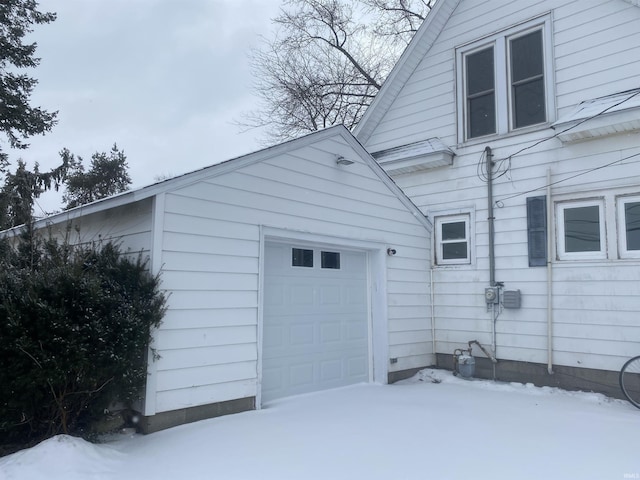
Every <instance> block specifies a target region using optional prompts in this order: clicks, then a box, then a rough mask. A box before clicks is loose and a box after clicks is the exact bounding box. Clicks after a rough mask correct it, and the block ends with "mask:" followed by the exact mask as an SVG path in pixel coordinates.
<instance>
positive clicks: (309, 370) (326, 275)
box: [262, 243, 369, 401]
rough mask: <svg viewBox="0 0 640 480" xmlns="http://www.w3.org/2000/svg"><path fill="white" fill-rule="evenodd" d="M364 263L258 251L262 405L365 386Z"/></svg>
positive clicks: (291, 249) (337, 255) (277, 249)
mask: <svg viewBox="0 0 640 480" xmlns="http://www.w3.org/2000/svg"><path fill="white" fill-rule="evenodd" d="M367 283H368V282H367V257H366V254H365V253H364V252H352V251H343V250H338V249H331V248H320V247H318V248H315V247H304V246H296V245H285V244H279V243H267V244H266V246H265V276H264V311H263V321H264V324H263V350H262V400H263V401H269V400H273V399H275V398H280V397H285V396H289V395H297V394H300V393H307V392H312V391H316V390H324V389H327V388H334V387H339V386H344V385H349V384H352V383H358V382H363V381H368V379H369V347H368V345H369V334H368V323H369V322H368V318H369V313H368V295H367Z"/></svg>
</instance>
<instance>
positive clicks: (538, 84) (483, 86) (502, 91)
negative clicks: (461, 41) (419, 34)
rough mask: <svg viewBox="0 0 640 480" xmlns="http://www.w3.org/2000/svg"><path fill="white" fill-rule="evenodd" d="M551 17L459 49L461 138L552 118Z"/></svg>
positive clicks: (524, 125)
mask: <svg viewBox="0 0 640 480" xmlns="http://www.w3.org/2000/svg"><path fill="white" fill-rule="evenodd" d="M550 35H551V34H550V19H549V17H544V18H540V19H536V20H533V21H530V22H527V23H526V24H523V25H519V26H518V27H514V28H511V29H509V30H506V31H503V32H500V33H497V34H495V35H492V36H490V37H488V38H484V39H482V40H481V41H478V42H475V43H473V44H469V45H466V46H464V47H461V48H459V49H458V50H457V53H456V55H457V65H458V87H457V88H458V99H459V100H458V112H459V119H458V127H459V128H458V130H459V133H460V138H459V140H460V141H467V140H472V139H474V138H478V137H483V136H486V135H491V134H505V133H509V132H512V131H515V130H518V129H521V128H525V127H529V126H532V125H539V124H543V123H546V122H549V121H551V120H552V118H550V116H551V114H552V113H553V112H554V109H555V108H554V103H553V102H554V95H553V82H552V81H551V65H552V63H551V53H550V50H551V39H550Z"/></svg>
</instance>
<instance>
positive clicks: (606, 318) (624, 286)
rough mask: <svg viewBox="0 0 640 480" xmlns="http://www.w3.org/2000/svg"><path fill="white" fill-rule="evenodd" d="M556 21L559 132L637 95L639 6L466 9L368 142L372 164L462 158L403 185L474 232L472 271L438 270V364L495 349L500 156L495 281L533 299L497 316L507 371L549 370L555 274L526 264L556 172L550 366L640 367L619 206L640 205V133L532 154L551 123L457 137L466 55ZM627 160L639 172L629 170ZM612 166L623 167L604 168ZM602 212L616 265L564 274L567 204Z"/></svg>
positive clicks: (581, 265) (582, 265)
mask: <svg viewBox="0 0 640 480" xmlns="http://www.w3.org/2000/svg"><path fill="white" fill-rule="evenodd" d="M440 1H443V0H440ZM545 14H549V15H550V19H551V20H550V25H551V27H552V28H551V38H552V46H553V48H552V55H553V59H552V60H553V66H554V68H553V72H551V74H552V75H553V79H554V85H555V86H554V89H555V92H554V100H555V106H556V108H555V110H554V111H552V112H550V113H551V115H550V120H551V121H550V122H549V123H552V122H553V121H554V120H556V119H558V118H560V117H561V116H563V115H566V114H567V113H568V112H570V111H571V109H572V108H574V107H575V106H576V105H577V104H579V103H580V102H581V101H584V100H589V99H593V98H597V97H601V96H606V95H610V94H614V93H616V92H621V91H625V90H629V89H633V88H638V87H640V30H639V29H638V28H637V25H638V24H640V8H638V7H636V6H633V5H631V4H629V3H627V2H624V1H621V0H613V1H605V2H602V1H585V2H567V1H550V0H545V1H536V2H529V1H524V0H523V1H512V0H509V1H503V0H490V1H469V0H466V1H465V0H463V1H462V2H460V4H459V5H458V7H457V9H456V10H455V11H454V13H453V14H452V16H451V17H450V18H449V21H448V23H447V25H446V26H445V28H444V30H443V31H442V33H441V34H440V36H439V37H438V38H437V40H436V41H435V43H434V44H433V46H432V48H431V49H430V50H429V52H428V53H427V54H426V56H425V58H424V59H423V61H422V62H421V63H420V64H419V66H418V67H417V69H416V70H415V71H414V73H413V75H412V76H411V77H410V78H409V80H408V81H407V82H406V84H405V85H404V87H403V88H402V90H401V92H400V94H399V95H398V97H397V98H396V99H395V101H394V103H393V105H392V106H391V107H390V108H389V110H388V111H387V112H386V115H385V116H384V117H383V119H382V120H381V121H380V122H379V124H378V125H377V126H376V127H375V129H374V131H373V133H372V134H371V136H370V137H368V138H367V139H361V140H363V141H364V142H365V143H364V145H365V147H366V148H367V149H368V150H369V151H370V152H374V153H375V152H378V151H381V150H385V149H389V148H393V147H398V146H401V145H405V144H408V143H412V142H416V141H421V140H425V139H426V138H432V137H438V138H440V139H441V140H442V141H443V142H444V143H445V144H446V145H448V146H450V147H451V148H452V149H453V150H454V151H455V153H456V157H455V158H454V161H453V165H451V166H446V167H439V168H433V169H430V170H424V171H422V172H417V173H410V174H403V175H397V176H394V180H395V181H396V183H397V184H398V185H399V186H400V187H401V188H402V189H403V190H404V191H405V193H406V194H407V195H408V196H409V197H410V198H411V199H412V200H413V201H414V203H416V205H418V206H419V207H420V208H421V210H422V211H423V212H424V213H425V214H427V215H428V216H429V218H430V219H432V220H433V219H434V217H437V216H439V215H443V214H456V213H464V214H468V215H470V218H471V232H470V241H471V263H470V264H468V265H449V266H434V269H433V276H434V281H433V286H432V288H433V290H434V298H435V300H434V311H435V322H436V323H435V324H436V351H437V353H439V354H451V353H453V350H454V349H455V348H461V347H465V348H466V344H467V342H468V341H470V340H478V341H480V342H481V343H483V344H484V345H491V343H492V314H491V312H489V311H487V307H486V304H485V300H484V289H485V287H487V286H489V259H488V257H489V235H488V231H489V226H488V221H487V217H488V201H487V195H488V192H487V183H486V181H483V180H482V179H481V178H480V177H479V173H480V176H482V175H481V172H482V165H483V162H484V159H483V151H484V149H485V147H487V146H489V147H490V148H491V149H492V151H493V154H494V161H495V162H496V165H495V167H494V169H495V170H494V171H495V172H496V177H499V178H496V179H495V180H494V184H493V194H494V199H495V201H497V203H496V207H495V210H494V216H495V252H496V280H497V281H501V282H504V284H505V289H508V290H515V289H519V290H520V291H521V293H522V308H520V309H504V310H502V311H501V312H500V313H499V316H498V319H497V322H496V329H497V356H498V358H499V359H505V360H515V361H519V362H534V363H541V364H545V363H547V361H548V351H547V348H548V341H547V334H548V331H547V285H548V284H547V271H546V268H544V267H529V264H528V256H527V253H528V252H527V213H526V198H527V197H532V196H537V195H545V194H546V189H545V188H544V187H545V186H546V185H547V177H546V175H547V170H548V169H550V171H551V183H552V187H551V196H552V203H553V205H554V209H553V211H554V213H553V221H552V222H551V226H552V227H553V228H552V230H551V232H550V235H552V236H553V240H554V241H553V245H554V251H553V252H552V259H553V266H552V287H551V288H552V296H553V303H552V305H553V326H552V336H553V338H552V349H553V362H554V364H555V365H562V366H567V367H579V368H586V369H597V370H617V369H619V368H620V366H621V365H622V363H623V362H624V360H625V359H626V358H628V357H630V356H632V355H637V352H638V345H639V344H640V323H639V322H638V312H639V311H640V268H639V267H640V261H639V260H640V259H620V258H619V250H618V239H619V236H620V231H619V222H618V218H617V216H616V213H617V206H616V202H615V200H616V198H618V197H619V196H620V195H627V194H640V157H638V156H635V157H631V156H632V155H637V154H640V133H639V132H638V131H635V132H632V133H625V134H619V135H615V136H607V137H601V138H597V139H592V140H589V141H584V142H580V143H573V144H563V143H562V142H561V141H560V140H558V139H557V138H555V139H550V140H548V141H546V142H544V143H541V144H539V145H537V146H535V147H532V145H534V144H535V143H536V142H538V141H539V140H542V139H545V138H548V137H552V136H553V135H554V133H555V132H554V130H552V129H551V128H549V123H548V124H545V125H543V126H542V127H541V128H530V129H528V130H527V131H526V132H525V133H511V134H507V135H502V136H500V135H492V136H487V137H483V138H478V139H474V140H472V141H466V142H463V141H460V139H459V135H458V119H457V106H456V68H457V67H456V48H457V47H460V46H462V45H465V44H467V43H469V42H473V41H475V40H478V39H480V38H482V37H484V36H488V35H491V34H493V33H495V32H497V31H500V30H503V29H507V28H509V27H511V26H513V25H516V24H518V23H521V22H524V21H526V20H529V19H531V18H534V17H537V16H539V15H545ZM527 147H529V148H528V149H527V150H525V151H522V152H521V153H518V154H517V155H514V153H516V152H519V151H520V150H522V149H523V148H527ZM627 157H631V158H629V159H627V160H622V159H625V158H627ZM616 161H618V162H617V163H613V162H616ZM608 164H612V165H610V166H608V167H604V168H601V167H603V166H605V165H608ZM576 175H579V176H576ZM572 177H573V178H572ZM541 187H543V188H541ZM536 189H538V190H536ZM534 190H535V191H534ZM526 192H530V193H526ZM592 198H596V199H602V202H603V205H604V212H605V215H604V221H605V225H606V258H604V259H598V260H559V259H558V258H557V252H556V251H555V250H556V245H557V238H556V237H557V235H558V232H557V229H556V228H555V227H556V206H557V205H558V204H559V203H558V202H563V201H569V200H579V199H592ZM477 353H478V354H480V353H479V351H478V352H477ZM480 355H482V354H480Z"/></svg>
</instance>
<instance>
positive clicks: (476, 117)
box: [467, 93, 496, 138]
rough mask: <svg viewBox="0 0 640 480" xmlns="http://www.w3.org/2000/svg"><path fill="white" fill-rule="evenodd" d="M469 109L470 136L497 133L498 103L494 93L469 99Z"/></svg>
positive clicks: (468, 128)
mask: <svg viewBox="0 0 640 480" xmlns="http://www.w3.org/2000/svg"><path fill="white" fill-rule="evenodd" d="M467 110H468V111H467V115H468V116H469V119H468V121H469V125H468V127H467V130H468V137H469V138H474V137H481V136H482V135H489V134H490V133H496V105H495V97H494V94H493V93H490V94H488V95H483V96H481V97H476V98H473V99H469V104H468V108H467Z"/></svg>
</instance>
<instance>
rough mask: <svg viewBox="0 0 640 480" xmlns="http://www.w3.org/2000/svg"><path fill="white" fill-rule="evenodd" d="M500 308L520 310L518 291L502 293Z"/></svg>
mask: <svg viewBox="0 0 640 480" xmlns="http://www.w3.org/2000/svg"><path fill="white" fill-rule="evenodd" d="M502 306H503V307H504V308H520V290H505V291H503V292H502Z"/></svg>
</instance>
